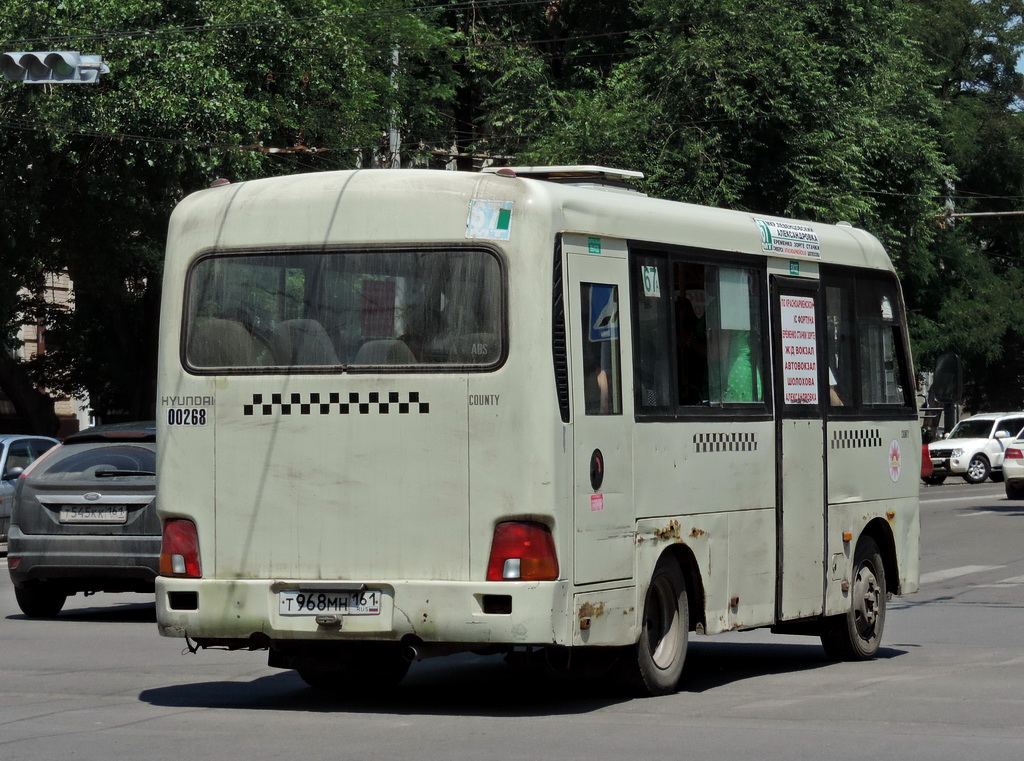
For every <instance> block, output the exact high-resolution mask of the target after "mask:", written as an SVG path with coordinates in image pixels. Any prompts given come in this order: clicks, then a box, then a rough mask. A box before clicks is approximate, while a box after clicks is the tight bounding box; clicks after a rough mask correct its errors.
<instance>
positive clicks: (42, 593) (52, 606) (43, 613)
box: [14, 582, 68, 618]
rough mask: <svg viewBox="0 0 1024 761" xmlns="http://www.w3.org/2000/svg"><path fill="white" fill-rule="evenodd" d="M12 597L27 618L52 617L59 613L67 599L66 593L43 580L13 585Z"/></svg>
mask: <svg viewBox="0 0 1024 761" xmlns="http://www.w3.org/2000/svg"><path fill="white" fill-rule="evenodd" d="M14 597H15V599H16V600H17V601H18V607H19V608H21V612H22V613H24V614H25V615H26V616H28V617H29V618H53V617H55V616H56V615H57V614H58V613H60V611H61V608H63V607H64V602H65V601H66V600H67V599H68V596H67V595H66V594H64V593H63V592H61V591H59V590H57V589H55V588H54V587H53V586H51V585H50V584H47V583H45V582H41V583H38V584H33V585H32V586H28V587H15V588H14Z"/></svg>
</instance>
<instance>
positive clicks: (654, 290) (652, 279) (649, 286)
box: [640, 265, 661, 299]
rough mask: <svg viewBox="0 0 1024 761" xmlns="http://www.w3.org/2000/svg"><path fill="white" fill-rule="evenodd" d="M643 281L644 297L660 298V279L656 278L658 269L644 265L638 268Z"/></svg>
mask: <svg viewBox="0 0 1024 761" xmlns="http://www.w3.org/2000/svg"><path fill="white" fill-rule="evenodd" d="M640 272H641V275H642V277H643V281H644V296H648V297H650V298H654V299H660V298H661V278H660V277H659V276H658V268H657V267H650V266H647V265H644V266H643V267H641V268H640Z"/></svg>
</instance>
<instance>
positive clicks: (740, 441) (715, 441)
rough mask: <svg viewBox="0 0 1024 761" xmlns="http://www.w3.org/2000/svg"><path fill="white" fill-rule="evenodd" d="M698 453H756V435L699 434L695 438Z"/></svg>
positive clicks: (694, 444) (694, 443)
mask: <svg viewBox="0 0 1024 761" xmlns="http://www.w3.org/2000/svg"><path fill="white" fill-rule="evenodd" d="M693 446H694V448H695V449H696V450H697V452H756V451H757V434H755V433H697V434H694V436H693Z"/></svg>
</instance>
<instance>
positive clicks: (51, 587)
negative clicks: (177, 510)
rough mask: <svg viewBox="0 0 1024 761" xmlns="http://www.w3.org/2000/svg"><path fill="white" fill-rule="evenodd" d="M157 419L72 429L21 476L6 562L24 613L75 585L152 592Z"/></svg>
mask: <svg viewBox="0 0 1024 761" xmlns="http://www.w3.org/2000/svg"><path fill="white" fill-rule="evenodd" d="M155 497H156V428H155V424H154V423H126V424H119V425H112V426H98V427H96V428H90V429H87V430H85V431H81V432H79V433H76V434H72V435H71V436H68V437H67V438H66V439H65V440H64V443H63V444H62V445H61V446H59V447H55V448H54V449H52V450H50V451H49V452H48V453H47V454H46V455H44V456H43V457H41V458H39V460H37V461H36V462H35V463H34V464H33V466H32V467H31V468H29V469H28V470H27V471H26V472H25V473H24V474H23V475H22V476H21V477H20V478H19V479H18V485H17V488H16V491H15V496H14V509H13V512H12V516H11V528H10V537H9V541H8V555H7V567H8V570H9V571H10V574H11V580H12V581H13V583H14V592H15V595H16V597H17V599H18V605H19V607H20V608H21V610H22V612H23V613H24V614H25V615H27V616H34V617H49V616H55V615H57V614H58V613H59V612H60V610H61V608H62V607H63V606H64V602H65V601H66V599H67V597H68V596H69V595H74V594H76V593H78V592H86V593H92V592H152V591H153V584H154V581H155V579H156V575H157V570H158V567H159V556H160V522H159V520H158V519H157V516H156V511H155V510H156V507H155V505H154V504H153V502H154V499H155Z"/></svg>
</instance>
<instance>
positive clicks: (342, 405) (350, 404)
mask: <svg viewBox="0 0 1024 761" xmlns="http://www.w3.org/2000/svg"><path fill="white" fill-rule="evenodd" d="M303 396H304V395H303V394H253V395H252V404H246V405H243V406H242V412H243V414H245V415H388V414H392V413H395V414H398V415H427V414H429V413H430V404H429V403H428V402H424V401H421V400H420V394H419V392H418V391H409V392H408V393H406V394H400V393H398V392H397V391H389V392H387V393H380V392H379V391H372V392H370V393H368V394H358V393H350V394H340V393H337V392H331V393H328V394H306V395H305V398H303ZM343 399H344V401H342V400H343Z"/></svg>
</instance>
